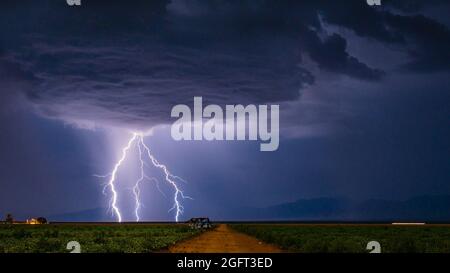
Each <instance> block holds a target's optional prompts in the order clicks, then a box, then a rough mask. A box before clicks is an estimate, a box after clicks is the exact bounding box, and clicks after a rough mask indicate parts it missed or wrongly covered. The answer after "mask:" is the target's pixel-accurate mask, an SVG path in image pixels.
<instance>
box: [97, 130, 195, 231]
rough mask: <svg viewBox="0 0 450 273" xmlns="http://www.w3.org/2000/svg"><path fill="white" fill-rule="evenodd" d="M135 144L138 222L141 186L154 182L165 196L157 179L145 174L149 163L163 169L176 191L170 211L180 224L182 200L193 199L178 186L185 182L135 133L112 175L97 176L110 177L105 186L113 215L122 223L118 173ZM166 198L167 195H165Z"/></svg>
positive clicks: (136, 211)
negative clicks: (108, 192)
mask: <svg viewBox="0 0 450 273" xmlns="http://www.w3.org/2000/svg"><path fill="white" fill-rule="evenodd" d="M133 144H134V145H135V146H136V147H137V150H138V159H139V170H140V174H139V178H138V179H137V180H136V182H135V184H134V186H133V188H132V192H133V195H134V199H135V207H134V215H135V218H136V221H140V215H139V210H140V208H141V207H142V203H141V201H140V195H141V189H140V184H141V183H142V182H144V181H146V180H148V181H152V180H153V181H154V182H155V184H156V187H157V188H158V190H159V191H160V192H161V193H162V194H163V195H164V193H163V192H162V191H161V189H160V187H159V182H158V180H156V179H155V178H151V177H148V176H147V175H146V173H145V167H146V165H147V164H146V162H147V160H146V159H148V161H149V162H150V163H151V164H152V165H153V166H154V167H156V168H158V169H161V170H162V171H163V173H164V179H165V181H166V182H167V184H168V185H169V186H170V187H171V188H172V189H173V190H174V196H173V207H172V208H171V209H170V210H169V211H171V210H175V221H176V222H178V220H179V217H180V215H181V214H183V211H184V207H183V205H182V203H181V200H182V199H186V198H188V199H192V198H190V197H189V196H186V195H185V194H184V192H183V191H182V190H181V189H180V187H179V186H178V184H177V181H182V182H185V181H184V180H183V179H182V178H180V177H178V176H175V175H173V174H171V173H170V172H169V170H168V168H167V167H166V165H164V164H161V163H159V162H158V160H157V159H156V158H155V157H154V156H153V154H152V153H151V151H150V148H149V147H148V146H147V145H146V144H145V142H144V136H143V135H142V134H139V133H133V135H132V137H131V138H130V140H129V141H128V143H127V145H126V146H125V147H124V148H123V149H122V156H121V157H120V159H119V160H118V161H117V162H116V164H115V165H114V168H113V170H112V172H111V173H110V174H107V175H96V177H101V178H106V177H110V178H109V181H108V183H107V184H106V185H105V188H104V191H103V192H104V193H105V190H106V188H109V189H110V191H111V200H110V208H111V211H112V212H113V214H114V215H115V216H116V218H117V221H118V222H122V212H121V210H120V208H119V206H118V191H117V189H116V185H117V183H118V181H117V172H118V171H119V169H120V167H121V165H122V164H123V163H124V162H125V161H126V160H127V157H128V154H129V151H130V149H131V147H132V146H133ZM164 196H165V195H164Z"/></svg>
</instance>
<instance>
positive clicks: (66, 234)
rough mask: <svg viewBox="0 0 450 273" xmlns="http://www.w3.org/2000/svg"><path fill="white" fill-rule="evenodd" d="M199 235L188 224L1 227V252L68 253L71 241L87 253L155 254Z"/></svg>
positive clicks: (1, 225) (0, 225)
mask: <svg viewBox="0 0 450 273" xmlns="http://www.w3.org/2000/svg"><path fill="white" fill-rule="evenodd" d="M197 233H198V231H195V230H192V229H191V228H189V226H187V225H184V224H120V225H117V224H48V225H3V224H0V253H2V252H3V253H5V252H6V253H8V252H12V253H30V252H39V253H42V252H63V253H67V252H69V250H67V249H66V245H67V243H68V242H69V241H77V242H79V243H80V244H81V251H82V252H83V253H85V252H88V253H89V252H101V253H103V252H128V253H134V252H137V253H140V252H153V251H158V250H160V249H164V248H166V247H168V246H170V245H172V244H174V243H175V242H177V241H180V240H183V239H187V238H190V237H192V236H194V235H196V234H197Z"/></svg>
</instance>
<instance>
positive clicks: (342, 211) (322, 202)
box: [239, 195, 450, 222]
mask: <svg viewBox="0 0 450 273" xmlns="http://www.w3.org/2000/svg"><path fill="white" fill-rule="evenodd" d="M240 214H241V215H240V216H239V220H244V219H246V220H304V221H446V222H450V196H448V195H444V196H419V197H414V198H411V199H408V200H406V201H392V200H383V199H372V200H366V201H363V202H356V201H352V200H349V199H343V198H342V199H341V198H315V199H300V200H297V201H295V202H292V203H284V204H280V205H276V206H270V207H266V208H246V209H243V210H241V211H240Z"/></svg>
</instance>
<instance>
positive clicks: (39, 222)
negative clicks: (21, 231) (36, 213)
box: [27, 217, 48, 225]
mask: <svg viewBox="0 0 450 273" xmlns="http://www.w3.org/2000/svg"><path fill="white" fill-rule="evenodd" d="M47 223H48V222H47V219H45V218H44V217H38V218H31V219H28V220H27V224H29V225H42V224H47Z"/></svg>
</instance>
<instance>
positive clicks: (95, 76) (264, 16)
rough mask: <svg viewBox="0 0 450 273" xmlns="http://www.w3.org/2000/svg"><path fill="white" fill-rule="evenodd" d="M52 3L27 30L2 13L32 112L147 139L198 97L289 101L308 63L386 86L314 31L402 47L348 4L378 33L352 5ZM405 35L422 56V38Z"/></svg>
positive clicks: (16, 14) (393, 24)
mask: <svg viewBox="0 0 450 273" xmlns="http://www.w3.org/2000/svg"><path fill="white" fill-rule="evenodd" d="M50 2H51V1H49V2H48V4H47V5H42V3H40V6H39V7H37V4H31V3H30V4H29V5H30V9H31V7H34V9H33V10H34V11H35V13H33V14H32V16H31V17H32V18H28V20H25V19H26V18H25V17H26V14H27V9H26V8H22V9H18V8H17V4H14V3H13V2H8V3H6V7H5V9H4V10H2V12H0V14H2V15H3V14H4V15H5V16H1V17H2V18H6V19H0V20H15V22H14V28H15V29H13V30H11V29H7V28H6V27H2V30H3V31H4V33H5V36H4V38H6V37H7V38H8V42H6V43H3V44H2V51H1V52H2V56H3V60H8V64H13V65H14V66H17V67H20V69H21V70H22V71H23V75H24V77H23V81H29V82H31V83H32V86H33V87H32V88H27V89H26V90H25V95H26V98H27V99H28V100H29V102H31V103H32V104H33V105H34V107H35V108H36V110H37V111H38V112H39V113H40V114H42V115H45V116H47V117H50V118H58V119H62V120H64V121H68V122H77V123H86V124H95V125H107V126H117V127H125V128H137V129H146V128H149V127H152V126H155V125H158V124H163V123H167V122H169V120H170V119H169V118H170V110H171V108H172V106H173V105H176V104H180V103H184V104H189V103H191V102H192V99H193V97H194V96H203V98H204V103H216V104H220V105H223V104H229V103H240V104H247V103H270V102H280V101H292V100H297V99H298V98H299V96H300V91H301V90H302V88H303V87H304V86H305V85H310V84H314V80H315V77H314V75H313V73H312V72H311V71H310V70H309V69H308V67H307V66H306V65H305V64H304V62H303V58H304V57H305V56H308V57H310V59H311V60H313V61H314V62H316V63H317V66H318V67H319V68H320V69H321V70H323V71H327V72H331V73H335V74H339V75H346V76H348V77H352V78H355V79H359V80H365V81H379V80H381V79H382V77H383V75H384V72H383V71H381V70H379V69H375V68H372V67H370V65H368V64H365V63H364V62H362V61H361V60H358V59H357V58H356V57H354V56H351V55H350V54H349V53H348V51H347V44H348V43H351V41H347V40H345V38H343V37H341V36H340V35H338V34H328V33H327V32H326V30H325V29H324V26H323V25H322V23H321V20H325V21H327V22H328V23H332V24H336V25H339V26H342V27H346V28H349V29H353V30H354V31H355V32H356V33H357V34H358V35H361V36H367V37H371V38H376V39H377V40H379V41H382V42H387V43H395V44H397V45H399V46H403V45H407V44H405V39H404V37H400V36H398V33H397V32H396V30H405V27H404V26H403V24H402V22H401V20H400V19H399V18H397V17H395V16H394V15H392V14H389V13H388V12H385V11H376V10H373V9H369V7H367V6H366V5H356V7H357V8H356V9H359V10H361V11H364V12H365V13H367V14H369V15H370V16H371V17H370V18H373V19H374V20H377V21H376V22H374V23H373V25H374V26H375V27H369V26H367V28H364V26H365V25H364V24H362V25H361V24H357V22H355V21H352V20H349V19H348V14H347V13H348V11H347V10H345V7H347V8H348V7H352V6H351V5H354V3H353V4H352V3H348V4H347V3H339V5H341V6H339V7H340V8H339V9H336V8H335V7H336V6H335V5H336V3H334V4H333V1H329V2H326V3H325V2H322V1H319V2H317V3H316V4H312V3H309V2H301V3H300V1H299V3H291V5H289V4H288V3H280V2H279V1H265V2H261V3H255V2H254V1H237V2H231V1H211V2H210V1H208V2H206V1H188V2H186V1H173V2H168V1H152V2H153V3H151V4H149V3H148V1H137V2H136V3H133V4H131V3H125V1H109V2H108V3H109V4H108V5H102V4H101V3H100V2H99V1H92V2H90V3H86V6H85V7H83V9H79V10H78V11H76V10H70V9H69V8H68V7H66V6H63V5H56V4H52V3H50ZM362 2H363V1H362ZM53 3H54V2H53ZM333 9H334V12H333ZM353 9H355V5H354V6H353ZM363 14H364V13H363ZM346 16H347V17H346ZM14 18H15V19H14ZM346 18H347V19H346ZM405 18H413V17H407V16H406V15H405ZM411 20H413V21H414V20H415V19H411ZM429 20H431V19H429ZM33 21H34V22H39V25H36V24H37V23H30V22H33ZM2 23H3V21H2ZM5 23H6V22H5ZM387 26H389V27H387ZM434 27H437V26H434ZM407 30H408V31H409V32H407V33H406V34H407V35H409V37H413V36H414V34H417V35H416V36H417V37H416V43H415V45H418V48H421V47H420V43H419V42H417V41H420V40H421V38H422V36H423V34H421V32H420V31H419V32H414V31H412V30H410V29H407ZM421 35H422V36H421ZM449 37H450V36H449ZM425 38H426V37H425ZM423 47H425V46H423V45H422V48H423ZM428 47H429V46H428ZM435 47H437V46H435ZM437 48H438V49H441V48H440V47H437ZM415 56H420V55H417V54H416V55H415ZM441 68H442V67H441ZM25 75H26V76H25ZM18 81H19V80H18Z"/></svg>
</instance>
